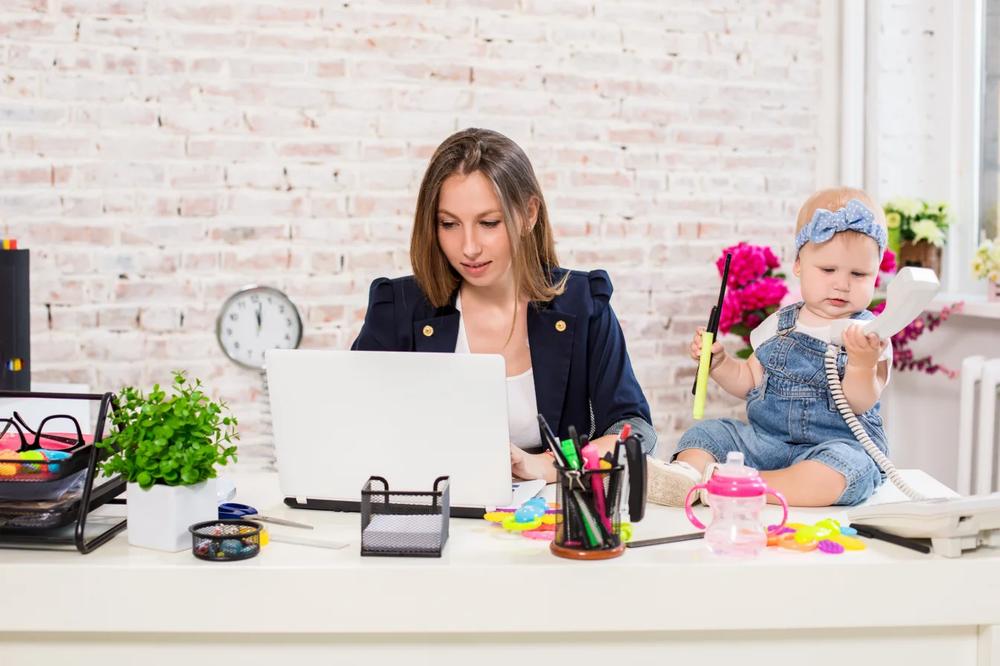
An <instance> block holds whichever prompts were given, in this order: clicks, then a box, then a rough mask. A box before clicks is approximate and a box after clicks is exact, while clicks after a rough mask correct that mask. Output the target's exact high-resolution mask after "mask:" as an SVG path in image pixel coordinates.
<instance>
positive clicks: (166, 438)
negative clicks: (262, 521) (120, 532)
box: [98, 372, 239, 552]
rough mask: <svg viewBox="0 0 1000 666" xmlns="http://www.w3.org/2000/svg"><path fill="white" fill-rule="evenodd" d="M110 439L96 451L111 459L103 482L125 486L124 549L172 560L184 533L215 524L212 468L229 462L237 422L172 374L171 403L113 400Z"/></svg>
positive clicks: (185, 540) (129, 393) (162, 398)
mask: <svg viewBox="0 0 1000 666" xmlns="http://www.w3.org/2000/svg"><path fill="white" fill-rule="evenodd" d="M112 421H113V423H114V425H115V432H113V433H112V434H111V435H110V436H108V437H107V438H105V439H104V441H103V442H101V443H99V444H98V446H100V447H102V448H106V449H108V450H109V451H110V452H111V453H110V456H109V457H108V459H107V460H106V461H105V462H104V463H103V464H102V471H103V472H104V473H105V474H108V475H111V474H121V475H122V476H123V477H125V480H126V481H127V482H128V486H127V493H128V494H127V497H128V541H129V543H130V544H131V545H133V546H143V547H146V548H155V549H158V550H167V551H172V552H178V551H181V550H184V549H186V548H189V547H190V546H191V536H190V534H189V533H188V527H189V526H190V525H191V524H193V523H196V522H201V521H205V520H213V519H215V518H216V517H217V516H218V501H217V499H216V495H215V482H214V481H215V477H216V469H215V468H216V466H217V465H225V464H227V463H228V461H229V460H230V459H231V460H233V461H235V460H236V446H235V445H233V440H236V439H239V435H238V434H237V432H236V425H237V422H236V418H235V417H233V416H232V415H231V414H229V409H228V407H227V406H226V404H225V403H224V402H221V401H218V402H216V401H213V400H211V399H210V398H209V397H208V396H207V395H206V394H205V392H204V390H203V387H202V384H201V382H200V381H199V380H197V379H196V380H195V381H194V383H191V382H189V381H188V380H187V378H186V377H185V374H184V373H183V372H175V373H174V382H173V391H172V395H169V396H168V395H167V393H166V391H164V390H163V389H161V388H160V386H159V385H158V384H157V385H154V386H153V390H152V391H150V392H149V393H148V394H143V392H142V391H141V390H139V389H136V388H134V387H131V386H127V387H125V388H123V389H122V390H121V391H120V392H119V393H118V396H117V402H116V405H115V410H114V412H113V414H112Z"/></svg>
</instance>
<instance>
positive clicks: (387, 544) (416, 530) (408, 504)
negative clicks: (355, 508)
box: [361, 476, 451, 557]
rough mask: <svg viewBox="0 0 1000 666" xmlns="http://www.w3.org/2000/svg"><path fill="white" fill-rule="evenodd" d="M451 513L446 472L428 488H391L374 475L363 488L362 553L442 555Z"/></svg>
mask: <svg viewBox="0 0 1000 666" xmlns="http://www.w3.org/2000/svg"><path fill="white" fill-rule="evenodd" d="M450 514H451V512H450V509H449V487H448V477H447V476H440V477H438V478H437V479H436V480H435V481H434V489H433V490H431V491H429V492H418V491H400V490H389V482H388V481H386V480H385V479H383V478H382V477H380V476H373V477H371V478H370V479H368V482H367V483H365V485H364V488H362V489H361V554H362V555H384V556H399V557H441V551H442V550H443V549H444V544H445V542H446V541H448V519H449V518H450Z"/></svg>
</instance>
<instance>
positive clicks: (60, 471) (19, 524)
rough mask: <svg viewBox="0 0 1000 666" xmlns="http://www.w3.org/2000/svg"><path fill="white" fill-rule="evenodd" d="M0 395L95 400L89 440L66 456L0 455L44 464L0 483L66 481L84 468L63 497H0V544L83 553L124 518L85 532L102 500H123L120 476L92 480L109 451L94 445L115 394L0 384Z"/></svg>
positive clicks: (118, 526) (109, 535) (100, 542)
mask: <svg viewBox="0 0 1000 666" xmlns="http://www.w3.org/2000/svg"><path fill="white" fill-rule="evenodd" d="M0 398H27V399H49V400H89V401H94V402H98V403H99V406H98V413H97V418H96V422H95V427H94V435H93V441H91V442H85V443H84V444H83V445H81V446H78V447H75V448H74V449H73V452H72V456H71V457H70V458H68V459H64V460H59V461H53V462H44V461H30V462H27V463H26V462H21V461H13V460H4V461H0V463H7V464H19V465H25V464H30V465H37V466H45V467H46V468H47V469H46V470H45V473H41V474H39V475H38V477H37V478H38V479H39V480H36V481H32V480H25V476H26V475H24V474H20V473H18V474H15V475H11V478H9V479H8V478H7V477H0V484H5V483H6V484H11V483H21V484H24V483H58V482H60V481H65V480H66V479H67V478H68V477H69V476H70V475H73V474H79V473H80V472H81V471H82V472H83V476H82V486H81V488H80V492H79V494H76V493H73V494H72V495H71V496H70V497H68V498H64V499H56V500H43V501H30V500H26V501H20V500H0V548H28V549H32V548H39V549H51V548H65V547H67V546H72V547H75V548H76V550H78V551H79V552H81V553H84V554H86V553H89V552H91V551H93V550H94V549H96V548H98V547H99V546H101V545H103V544H105V543H107V542H108V541H109V540H111V539H112V538H113V537H114V536H115V535H116V534H118V533H119V532H121V531H122V530H124V529H125V526H126V520H125V519H124V518H122V519H121V520H119V521H117V522H113V523H111V524H110V525H106V526H104V527H103V529H100V530H97V531H96V533H95V532H94V530H91V535H90V536H88V535H87V519H88V517H89V516H90V513H91V512H92V511H93V510H94V509H96V508H98V507H100V506H103V505H105V504H124V503H125V500H124V499H119V498H118V496H119V495H121V494H122V493H123V492H124V491H125V479H124V478H122V477H121V476H115V477H112V478H110V479H105V480H102V481H101V482H100V483H97V476H98V463H99V462H100V461H101V460H103V459H105V458H106V457H107V456H108V452H107V451H106V450H103V449H99V448H98V447H97V446H96V444H97V443H98V442H100V441H102V440H103V438H104V429H105V425H106V422H107V417H108V414H109V413H110V411H111V410H112V409H113V408H114V396H113V395H112V394H111V393H104V394H99V393H34V392H30V391H3V390H0ZM52 466H57V469H55V470H52V469H51V468H52ZM42 479H44V480H42ZM8 494H10V493H8ZM70 526H71V527H70Z"/></svg>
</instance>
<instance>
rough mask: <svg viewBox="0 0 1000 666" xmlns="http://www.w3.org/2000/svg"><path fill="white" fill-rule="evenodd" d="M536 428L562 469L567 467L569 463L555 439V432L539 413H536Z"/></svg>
mask: <svg viewBox="0 0 1000 666" xmlns="http://www.w3.org/2000/svg"><path fill="white" fill-rule="evenodd" d="M538 430H539V432H540V433H541V435H542V439H543V440H544V441H545V443H546V444H547V445H548V447H549V449H551V450H552V455H553V457H554V458H555V459H556V462H557V463H559V466H560V467H562V468H563V469H569V463H568V462H567V461H566V458H565V456H563V452H562V450H561V449H560V448H559V440H558V439H556V436H555V434H553V432H552V428H550V427H549V423H548V421H546V420H545V417H544V416H542V415H541V414H539V415H538Z"/></svg>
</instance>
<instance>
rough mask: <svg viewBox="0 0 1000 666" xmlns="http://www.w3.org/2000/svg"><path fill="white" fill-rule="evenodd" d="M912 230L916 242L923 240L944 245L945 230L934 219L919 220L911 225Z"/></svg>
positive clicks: (939, 245) (938, 245)
mask: <svg viewBox="0 0 1000 666" xmlns="http://www.w3.org/2000/svg"><path fill="white" fill-rule="evenodd" d="M910 230H911V231H912V232H913V241H914V242H915V243H919V242H920V241H922V240H923V241H927V242H928V243H930V244H931V245H936V246H937V247H941V246H942V245H944V238H945V235H944V232H943V231H941V228H940V227H939V226H938V225H937V223H936V222H934V220H917V221H916V222H914V223H913V224H911V225H910Z"/></svg>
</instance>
